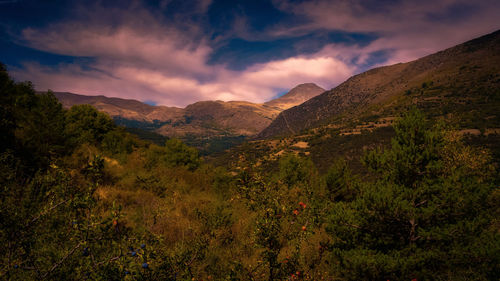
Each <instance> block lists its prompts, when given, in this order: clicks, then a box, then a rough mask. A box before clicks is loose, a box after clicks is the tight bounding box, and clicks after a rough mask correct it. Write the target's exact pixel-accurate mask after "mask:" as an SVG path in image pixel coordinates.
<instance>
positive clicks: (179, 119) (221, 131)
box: [54, 83, 325, 138]
mask: <svg viewBox="0 0 500 281" xmlns="http://www.w3.org/2000/svg"><path fill="white" fill-rule="evenodd" d="M324 91H325V90H324V89H322V88H321V87H319V86H317V85H315V84H313V83H305V84H300V85H298V86H296V87H294V88H293V89H292V90H290V91H289V92H288V93H286V94H285V95H283V96H281V97H279V98H276V99H274V100H271V101H269V102H266V103H262V104H258V103H251V102H246V101H229V102H224V101H200V102H196V103H193V104H190V105H188V106H186V107H185V108H178V107H166V106H152V105H148V104H145V103H142V102H140V101H137V100H129V99H121V98H108V97H105V96H85V95H79V94H73V93H65V92H56V93H54V94H55V96H56V97H57V98H58V99H59V100H60V101H61V103H62V104H63V106H64V107H66V108H69V107H71V106H73V105H78V104H90V105H92V106H94V107H96V108H97V109H98V110H100V111H103V112H106V113H108V114H109V115H110V116H111V117H113V118H114V119H115V120H116V122H117V123H118V124H121V125H124V126H126V127H136V128H142V129H146V130H152V131H155V132H156V133H158V134H161V135H164V136H168V137H179V138H184V137H203V138H207V137H222V136H252V135H256V134H257V133H259V132H260V131H262V130H263V129H264V128H266V127H267V126H268V125H269V124H270V123H271V122H272V120H273V119H274V118H275V117H276V116H277V115H278V114H279V113H280V112H281V111H283V110H286V109H288V108H290V107H293V106H296V105H299V104H301V103H303V102H305V101H307V100H309V99H310V98H312V97H314V96H316V95H318V94H321V93H323V92H324Z"/></svg>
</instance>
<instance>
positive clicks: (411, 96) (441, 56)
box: [260, 31, 500, 138]
mask: <svg viewBox="0 0 500 281" xmlns="http://www.w3.org/2000/svg"><path fill="white" fill-rule="evenodd" d="M499 73H500V31H497V32H494V33H492V34H489V35H486V36H483V37H481V38H478V39H475V40H472V41H469V42H466V43H464V44H461V45H458V46H455V47H452V48H449V49H446V50H444V51H441V52H438V53H435V54H432V55H429V56H426V57H424V58H421V59H418V60H415V61H412V62H408V63H400V64H396V65H391V66H384V67H379V68H375V69H372V70H369V71H366V72H364V73H361V74H359V75H356V76H353V77H351V78H349V79H348V80H347V81H345V82H344V83H342V84H341V85H339V86H338V87H336V88H334V89H332V90H330V91H327V92H325V93H323V94H321V95H319V96H317V97H314V98H312V99H310V100H309V101H307V102H305V103H303V104H301V105H299V106H296V107H293V108H290V109H288V110H285V111H283V112H282V113H281V114H280V115H279V116H278V117H277V118H276V119H275V120H274V121H273V123H271V125H270V126H269V127H268V128H266V129H265V130H264V131H263V132H262V133H261V134H260V137H262V138H267V137H272V136H277V135H293V134H296V133H299V132H301V131H303V130H305V129H309V128H312V127H318V126H320V125H323V124H328V123H332V122H333V123H335V122H337V121H338V119H339V118H340V119H344V121H347V120H351V119H353V118H354V119H356V118H355V117H359V115H362V114H363V113H368V112H369V111H370V110H372V111H373V114H374V115H380V114H381V113H382V112H384V111H385V110H389V111H391V108H392V109H395V108H396V107H401V106H408V105H409V104H418V105H419V106H422V107H429V108H434V109H439V110H438V112H435V114H438V115H440V114H442V115H444V114H452V113H460V114H458V115H457V116H456V117H457V118H459V119H461V120H457V121H458V122H457V123H461V124H462V125H464V126H466V125H468V126H470V125H472V124H471V123H478V122H482V121H484V122H485V123H486V124H491V125H494V126H496V125H498V123H499V121H498V120H499V116H497V114H496V113H495V112H496V111H497V110H498V108H499V107H498V96H499V91H500V79H499V75H500V74H499ZM492 102H495V103H496V107H492V106H491V103H492ZM484 103H486V104H490V105H488V106H486V107H482V108H481V109H480V110H477V108H476V107H475V106H473V105H479V104H484ZM439 111H441V112H439ZM463 112H467V114H466V115H462V114H461V113H463ZM387 113H388V112H387ZM471 114H472V115H473V116H472V115H471ZM478 118H479V119H478ZM334 119H337V121H335V120H334ZM488 126H489V125H488Z"/></svg>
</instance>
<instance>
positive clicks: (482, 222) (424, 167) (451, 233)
mask: <svg viewBox="0 0 500 281" xmlns="http://www.w3.org/2000/svg"><path fill="white" fill-rule="evenodd" d="M395 130H396V137H395V138H393V140H392V147H391V149H389V150H385V151H380V150H376V151H371V152H369V153H367V154H366V155H365V157H364V162H365V163H366V165H367V166H369V167H370V168H371V169H372V171H374V172H375V173H376V174H377V176H378V178H377V179H376V180H374V181H372V182H366V183H365V184H364V185H363V186H362V187H361V190H360V191H359V194H358V195H357V196H356V197H355V198H354V200H353V201H351V202H349V201H344V202H339V203H338V204H335V205H334V206H333V207H332V209H331V214H330V224H329V228H328V230H329V232H330V233H331V234H332V235H333V243H332V245H331V249H332V258H333V259H335V260H337V261H338V263H334V264H335V267H334V270H335V271H338V272H340V273H341V274H342V276H343V277H344V278H346V279H349V280H359V279H371V280H374V279H384V280H386V279H390V280H405V279H408V280H409V279H412V278H416V279H459V278H464V277H465V278H468V279H481V280H484V279H488V280H492V279H497V278H498V273H496V272H499V271H498V268H495V267H498V258H499V253H500V236H499V235H498V232H497V230H495V228H494V227H493V225H492V222H493V217H491V210H493V208H494V206H492V205H491V204H488V203H486V202H490V201H489V198H490V196H492V191H493V188H494V187H493V185H492V184H491V175H492V173H491V169H492V167H490V166H489V164H488V161H487V159H488V158H487V157H486V158H483V157H476V155H475V154H473V153H470V152H468V151H467V150H468V149H466V148H465V147H464V146H463V145H462V144H461V143H460V142H457V141H456V140H450V139H447V138H446V135H445V134H444V131H443V129H442V128H441V127H440V126H432V127H430V126H429V124H428V123H427V122H425V119H424V116H423V115H422V113H420V112H418V111H411V112H409V113H408V114H406V115H405V116H404V118H402V119H401V120H400V121H399V122H398V123H397V124H396V125H395ZM460 148H461V149H460ZM464 149H465V150H464ZM457 158H458V159H464V158H465V159H467V160H465V161H464V160H462V161H456V160H451V159H457ZM479 159H481V160H479ZM484 159H486V160H484ZM486 237H488V238H486ZM485 238H486V240H484V239H485ZM471 245H474V247H471Z"/></svg>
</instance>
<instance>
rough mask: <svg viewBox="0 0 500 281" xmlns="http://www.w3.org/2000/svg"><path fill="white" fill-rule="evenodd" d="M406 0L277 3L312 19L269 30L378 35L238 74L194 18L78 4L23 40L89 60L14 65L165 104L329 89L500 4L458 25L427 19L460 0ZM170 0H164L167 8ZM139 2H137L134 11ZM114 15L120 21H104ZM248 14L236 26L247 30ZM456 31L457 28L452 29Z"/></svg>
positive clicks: (465, 34)
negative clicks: (170, 20)
mask: <svg viewBox="0 0 500 281" xmlns="http://www.w3.org/2000/svg"><path fill="white" fill-rule="evenodd" d="M434 2H435V1H422V2H419V4H418V5H417V4H413V3H409V2H401V3H399V4H398V3H396V4H394V6H387V7H385V8H384V9H383V11H382V12H381V11H378V12H377V11H370V10H367V9H366V7H365V6H363V5H362V1H349V2H347V1H326V0H325V1H319V0H317V1H307V2H303V3H300V4H291V3H289V2H288V1H276V5H277V6H278V7H280V8H282V9H284V10H286V11H288V12H290V11H291V12H293V13H295V14H296V15H298V16H304V17H307V18H309V19H310V21H309V22H307V23H305V24H303V25H299V26H295V27H293V28H289V27H284V26H281V27H280V26H276V27H275V28H273V29H271V30H267V31H265V32H264V33H266V34H264V35H262V36H264V37H266V36H267V37H273V36H279V37H286V36H296V35H297V34H302V33H304V34H306V33H308V32H311V31H314V30H317V29H321V30H344V31H351V32H372V33H376V34H378V35H379V38H378V39H376V40H374V41H373V42H371V43H370V44H368V45H367V46H358V45H350V46H347V45H344V44H338V43H337V44H329V45H326V46H324V48H323V49H321V50H320V51H318V52H317V53H314V54H309V55H298V56H295V57H290V58H286V59H282V60H275V61H269V62H267V63H260V64H255V65H253V66H251V67H249V68H247V69H245V70H242V71H234V70H230V69H228V68H227V67H226V66H224V65H209V64H208V63H207V61H208V59H209V57H210V55H211V53H212V52H213V50H212V48H211V47H210V46H209V44H208V39H204V38H205V36H204V35H201V36H200V34H201V33H200V30H199V28H200V27H199V26H197V25H196V24H192V23H190V22H189V21H187V22H185V23H184V25H183V28H184V29H183V31H182V32H181V31H179V29H177V28H174V27H171V26H168V25H165V24H164V23H163V22H161V20H159V19H158V17H156V15H154V14H152V12H150V11H147V10H145V9H143V8H142V7H141V6H140V5H139V4H135V5H134V6H133V7H129V8H130V9H128V10H127V11H124V10H123V9H116V10H113V9H103V8H102V7H99V6H93V7H92V9H88V8H87V9H85V8H81V7H80V8H79V9H80V10H81V11H80V10H79V15H80V16H79V17H77V18H76V19H75V20H70V21H64V22H60V23H57V24H53V25H50V26H48V27H45V28H27V29H25V30H24V31H23V32H22V36H23V38H22V39H23V40H24V42H26V44H27V45H28V46H31V47H33V48H36V49H39V50H43V51H47V52H51V53H56V54H62V55H69V56H84V57H91V58H92V61H91V62H90V63H89V64H88V65H86V67H81V66H78V65H76V64H75V65H67V64H61V65H58V66H55V67H45V66H41V65H38V64H36V63H29V62H27V63H26V64H25V67H24V68H22V69H14V71H13V76H14V77H15V78H16V79H17V80H31V81H33V82H34V83H35V86H36V88H37V89H39V90H46V89H52V90H55V91H69V92H74V93H81V94H89V95H99V94H102V95H107V96H115V97H122V98H133V99H138V100H150V101H151V100H152V101H155V102H157V103H158V104H160V105H168V106H186V105H187V104H190V103H193V102H196V101H200V100H217V99H219V100H226V101H228V100H246V101H251V102H265V101H267V100H269V99H271V98H273V97H275V96H276V94H277V93H278V92H281V91H283V89H290V88H292V87H294V86H295V85H297V84H299V83H305V82H314V83H317V84H318V85H320V86H322V87H324V88H331V87H334V86H336V85H338V84H339V83H341V82H342V81H344V80H345V79H347V78H348V77H349V76H351V75H353V74H355V73H356V72H357V71H359V69H358V67H357V66H358V65H363V64H364V63H365V62H366V61H367V59H368V58H369V56H370V54H371V53H373V52H378V51H381V50H388V49H390V50H391V53H390V57H389V58H388V60H387V61H384V62H383V64H391V63H397V62H405V61H409V60H413V59H416V58H418V57H421V56H423V55H427V54H430V53H432V52H435V51H438V50H441V49H444V48H446V47H450V46H452V45H455V44H458V43H461V42H463V41H465V40H468V39H472V38H474V37H477V36H480V35H483V34H484V33H486V32H488V31H493V30H495V29H496V28H498V26H497V25H498V24H497V22H498V21H497V15H498V14H499V13H500V10H499V9H500V8H492V9H485V8H484V7H488V5H484V6H483V4H488V3H489V4H490V5H489V7H498V5H491V3H490V2H491V1H490V0H485V1H484V2H485V3H483V2H481V1H479V2H478V3H476V2H475V4H474V5H476V6H477V9H476V12H475V13H471V16H470V17H469V18H468V19H467V20H466V21H461V20H458V21H457V22H454V23H453V24H449V23H440V22H429V21H428V20H427V19H426V17H427V16H428V15H429V13H431V12H434V11H442V10H446V9H447V8H448V7H450V6H451V5H454V4H457V3H465V2H462V1H460V0H446V1H438V2H439V3H437V2H436V3H434ZM167 4H168V1H165V4H164V6H163V7H164V8H165V7H167V6H168V5H167ZM198 4H199V5H198V6H197V7H198V8H196V9H194V10H195V11H197V12H200V13H203V12H206V9H207V7H208V5H209V4H210V1H206V0H204V1H199V2H198ZM132 8H133V9H132ZM106 17H112V18H113V19H114V20H115V21H116V22H117V24H115V25H114V26H109V25H105V24H104V25H103V23H102V18H106ZM245 30H246V29H245V21H244V19H241V22H240V24H238V25H236V26H235V30H234V32H235V33H245V36H252V34H250V33H248V32H246V31H245ZM457 30H459V32H455V31H457Z"/></svg>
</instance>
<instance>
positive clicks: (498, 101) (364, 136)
mask: <svg viewBox="0 0 500 281" xmlns="http://www.w3.org/2000/svg"><path fill="white" fill-rule="evenodd" d="M55 95H56V96H57V97H58V98H59V100H60V101H61V102H62V104H63V105H64V106H65V107H70V106H72V105H75V104H83V103H88V104H91V105H93V106H95V107H96V108H97V109H99V110H101V111H104V112H107V113H108V114H109V115H110V116H112V117H113V118H114V119H115V120H116V122H117V123H118V124H121V125H124V126H126V127H135V128H141V129H146V130H149V131H153V132H156V133H158V134H161V135H164V136H168V137H178V138H181V139H183V140H188V143H190V142H189V141H191V144H194V145H196V146H197V147H199V148H200V147H205V146H207V145H210V144H209V143H210V140H211V139H212V140H213V139H216V141H220V140H221V139H223V138H238V141H236V142H232V143H231V142H230V143H227V144H225V145H223V146H222V148H223V149H220V150H224V149H227V148H228V147H231V146H234V145H235V144H238V143H241V141H242V140H243V139H245V138H247V139H248V137H252V138H253V139H254V140H256V141H252V142H251V143H250V144H249V146H245V147H246V148H245V149H247V150H248V149H250V150H252V149H255V151H254V152H255V153H254V154H255V155H259V154H258V153H257V151H260V152H262V151H267V152H268V153H270V154H268V156H269V155H280V153H284V152H285V151H290V150H292V151H296V152H297V151H299V152H304V153H310V154H311V157H312V158H313V160H316V161H315V162H318V161H319V162H321V161H322V160H319V159H321V157H326V156H325V155H329V153H325V151H328V150H331V149H336V148H335V147H338V149H339V151H336V152H335V153H336V154H342V153H347V152H348V151H349V150H348V149H345V148H344V149H341V147H342V146H345V145H347V146H352V149H351V152H353V153H358V154H359V153H362V151H361V148H362V147H366V146H367V145H373V143H372V142H374V141H378V140H380V141H382V142H383V141H384V140H388V139H390V125H391V123H392V120H394V119H395V118H397V117H398V116H400V115H401V112H404V111H406V110H408V109H409V108H411V107H417V108H419V109H421V110H422V111H424V112H425V113H426V114H427V115H428V117H429V118H433V119H436V120H437V119H441V120H445V121H446V122H447V123H449V124H451V125H452V126H454V128H456V129H457V130H459V131H461V132H464V133H469V134H473V135H482V136H484V139H483V140H481V141H482V142H484V143H485V144H487V143H489V144H490V147H493V148H494V151H496V150H495V149H496V148H495V147H496V146H498V143H500V142H499V141H498V140H497V139H498V137H496V136H498V135H500V114H499V113H498V112H500V111H499V110H500V31H496V32H493V33H491V34H488V35H485V36H482V37H480V38H477V39H474V40H471V41H468V42H465V43H463V44H460V45H457V46H454V47H451V48H448V49H446V50H443V51H440V52H437V53H435V54H431V55H428V56H426V57H423V58H420V59H417V60H414V61H411V62H407V63H398V64H395V65H390V66H383V67H378V68H375V69H371V70H368V71H366V72H363V73H361V74H358V75H355V76H353V77H351V78H349V79H348V80H346V81H345V82H344V83H342V84H340V85H339V86H337V87H335V88H333V89H331V90H328V91H325V90H324V89H322V88H320V87H319V86H317V85H315V84H312V83H306V84H300V85H298V86H296V87H295V88H293V89H291V90H290V91H289V92H288V93H287V94H285V95H283V96H281V97H279V98H277V99H274V100H271V101H269V102H266V103H262V104H256V103H250V102H245V101H229V102H223V101H201V102H196V103H194V104H191V105H188V106H186V107H185V108H177V107H165V106H151V105H147V104H144V103H141V102H139V101H136V100H124V99H119V98H107V97H104V96H82V95H75V94H70V93H55ZM385 128H389V129H385ZM241 136H243V139H241V138H239V137H241ZM277 138H279V140H282V141H281V142H280V144H281V145H276V143H275V141H273V139H277ZM283 140H284V141H283ZM252 147H253V148H252ZM265 147H266V148H265ZM264 148H265V149H264ZM220 150H219V151H220ZM260 152H259V153H260ZM229 153H230V154H233V156H234V157H238V156H237V155H238V153H236V152H235V151H234V150H232V151H230V152H229ZM330 154H331V153H330ZM269 158H270V159H272V158H273V157H269ZM326 158H328V157H326ZM326 158H325V159H326Z"/></svg>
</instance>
